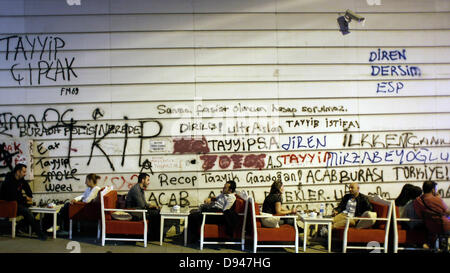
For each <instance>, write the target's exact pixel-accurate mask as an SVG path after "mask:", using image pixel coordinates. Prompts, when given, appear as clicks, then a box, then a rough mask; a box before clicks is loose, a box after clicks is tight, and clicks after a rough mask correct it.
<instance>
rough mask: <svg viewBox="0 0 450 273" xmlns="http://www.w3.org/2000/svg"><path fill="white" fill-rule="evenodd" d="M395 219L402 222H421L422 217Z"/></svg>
mask: <svg viewBox="0 0 450 273" xmlns="http://www.w3.org/2000/svg"><path fill="white" fill-rule="evenodd" d="M397 221H402V222H423V220H422V219H415V218H397Z"/></svg>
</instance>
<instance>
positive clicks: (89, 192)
mask: <svg viewBox="0 0 450 273" xmlns="http://www.w3.org/2000/svg"><path fill="white" fill-rule="evenodd" d="M99 179H100V176H98V175H96V174H93V173H91V174H88V175H87V176H86V182H85V184H86V186H87V189H86V190H85V191H84V193H83V194H82V195H80V196H77V197H75V198H74V199H72V200H71V201H70V203H71V204H73V203H74V202H83V203H89V202H91V201H92V200H94V199H95V197H97V194H98V191H99V190H100V187H98V186H97V182H98V180H99Z"/></svg>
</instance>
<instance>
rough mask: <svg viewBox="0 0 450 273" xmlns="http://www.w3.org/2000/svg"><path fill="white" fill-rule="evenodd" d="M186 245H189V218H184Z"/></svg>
mask: <svg viewBox="0 0 450 273" xmlns="http://www.w3.org/2000/svg"><path fill="white" fill-rule="evenodd" d="M183 232H184V246H187V235H188V218H187V217H185V218H184V231H183Z"/></svg>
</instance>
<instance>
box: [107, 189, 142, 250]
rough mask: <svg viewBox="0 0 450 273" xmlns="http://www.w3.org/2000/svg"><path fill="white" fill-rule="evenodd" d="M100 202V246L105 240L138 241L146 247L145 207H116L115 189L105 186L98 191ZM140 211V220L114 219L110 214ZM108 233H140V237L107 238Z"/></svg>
mask: <svg viewBox="0 0 450 273" xmlns="http://www.w3.org/2000/svg"><path fill="white" fill-rule="evenodd" d="M100 203H101V220H102V246H105V241H138V242H144V247H147V226H148V221H147V220H146V215H145V213H146V212H147V211H146V210H145V209H118V208H117V191H115V190H112V188H108V187H107V188H105V189H104V190H103V191H101V192H100ZM114 211H121V212H138V213H139V212H140V213H142V214H143V220H141V221H126V220H114V219H113V218H112V216H111V214H112V212H114ZM108 234H111V235H112V234H114V235H119V234H126V235H142V236H143V239H141V238H112V237H110V238H107V237H106V236H107V235H108Z"/></svg>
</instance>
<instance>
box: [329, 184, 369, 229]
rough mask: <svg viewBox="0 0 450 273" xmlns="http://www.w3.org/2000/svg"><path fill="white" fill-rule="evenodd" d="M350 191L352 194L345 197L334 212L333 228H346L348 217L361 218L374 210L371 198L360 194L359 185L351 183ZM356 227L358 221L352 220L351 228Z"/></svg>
mask: <svg viewBox="0 0 450 273" xmlns="http://www.w3.org/2000/svg"><path fill="white" fill-rule="evenodd" d="M349 190H350V193H348V194H346V195H344V197H343V198H342V200H341V202H340V203H339V206H338V207H337V208H335V209H334V211H333V216H334V218H333V228H340V227H344V226H345V223H346V221H347V217H360V216H361V215H362V214H363V213H364V212H366V211H372V210H373V207H372V204H371V203H370V201H369V198H368V197H367V196H366V195H364V194H362V193H360V192H359V185H358V183H351V184H350V187H349ZM355 225H356V221H355V220H350V226H355Z"/></svg>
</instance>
